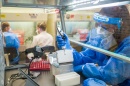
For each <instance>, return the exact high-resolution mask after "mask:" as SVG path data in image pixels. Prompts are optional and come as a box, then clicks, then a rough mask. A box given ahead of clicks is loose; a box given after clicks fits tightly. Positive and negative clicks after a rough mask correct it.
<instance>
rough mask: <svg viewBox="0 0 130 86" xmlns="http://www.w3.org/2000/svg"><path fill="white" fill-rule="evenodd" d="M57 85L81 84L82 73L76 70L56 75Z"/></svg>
mask: <svg viewBox="0 0 130 86" xmlns="http://www.w3.org/2000/svg"><path fill="white" fill-rule="evenodd" d="M55 84H56V85H57V86H74V85H79V84H80V75H79V74H77V73H76V72H70V73H64V74H59V75H56V76H55Z"/></svg>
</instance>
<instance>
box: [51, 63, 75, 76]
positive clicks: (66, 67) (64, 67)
mask: <svg viewBox="0 0 130 86" xmlns="http://www.w3.org/2000/svg"><path fill="white" fill-rule="evenodd" d="M50 71H51V73H52V75H58V74H63V73H68V72H73V64H72V63H70V64H60V66H59V67H58V68H57V67H55V66H53V65H51V68H50Z"/></svg>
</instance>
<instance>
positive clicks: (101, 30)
mask: <svg viewBox="0 0 130 86" xmlns="http://www.w3.org/2000/svg"><path fill="white" fill-rule="evenodd" d="M96 29H97V34H100V35H103V36H105V37H107V36H110V35H112V34H113V33H112V32H109V31H107V30H106V29H105V28H103V27H101V26H99V27H97V28H96Z"/></svg>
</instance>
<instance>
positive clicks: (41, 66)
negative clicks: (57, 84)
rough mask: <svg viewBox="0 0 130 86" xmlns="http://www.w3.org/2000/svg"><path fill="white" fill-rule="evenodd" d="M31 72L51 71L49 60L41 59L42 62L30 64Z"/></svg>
mask: <svg viewBox="0 0 130 86" xmlns="http://www.w3.org/2000/svg"><path fill="white" fill-rule="evenodd" d="M29 70H30V71H43V70H50V63H49V61H47V60H43V59H41V60H40V61H33V62H32V63H31V64H30V68H29Z"/></svg>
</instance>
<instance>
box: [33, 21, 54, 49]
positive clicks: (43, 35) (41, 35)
mask: <svg viewBox="0 0 130 86" xmlns="http://www.w3.org/2000/svg"><path fill="white" fill-rule="evenodd" d="M36 33H37V35H36V36H34V37H33V42H32V45H31V47H35V46H39V47H43V46H47V45H53V37H52V35H50V34H49V33H47V32H46V23H45V22H44V23H38V24H37V28H36Z"/></svg>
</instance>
